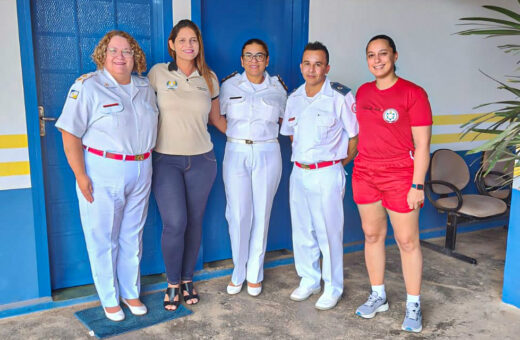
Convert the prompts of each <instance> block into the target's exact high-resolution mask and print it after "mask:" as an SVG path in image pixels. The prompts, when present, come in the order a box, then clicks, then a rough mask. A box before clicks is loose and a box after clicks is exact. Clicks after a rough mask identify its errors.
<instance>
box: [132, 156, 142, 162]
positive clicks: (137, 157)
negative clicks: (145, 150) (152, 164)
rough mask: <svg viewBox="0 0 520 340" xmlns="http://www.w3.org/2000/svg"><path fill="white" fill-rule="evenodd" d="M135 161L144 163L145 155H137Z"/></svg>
mask: <svg viewBox="0 0 520 340" xmlns="http://www.w3.org/2000/svg"><path fill="white" fill-rule="evenodd" d="M134 159H135V160H136V161H144V155H135V156H134Z"/></svg>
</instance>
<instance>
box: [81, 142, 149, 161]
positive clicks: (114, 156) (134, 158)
mask: <svg viewBox="0 0 520 340" xmlns="http://www.w3.org/2000/svg"><path fill="white" fill-rule="evenodd" d="M83 149H85V150H87V151H88V152H90V153H93V154H94V155H98V156H101V157H105V158H111V159H116V160H118V161H144V160H145V159H147V158H148V157H150V155H151V154H152V153H151V152H147V153H143V154H142V155H121V154H118V153H112V152H106V151H101V150H97V149H93V148H91V147H88V146H86V145H83Z"/></svg>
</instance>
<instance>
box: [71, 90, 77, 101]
mask: <svg viewBox="0 0 520 340" xmlns="http://www.w3.org/2000/svg"><path fill="white" fill-rule="evenodd" d="M78 95H79V91H78V90H70V92H69V98H72V99H78Z"/></svg>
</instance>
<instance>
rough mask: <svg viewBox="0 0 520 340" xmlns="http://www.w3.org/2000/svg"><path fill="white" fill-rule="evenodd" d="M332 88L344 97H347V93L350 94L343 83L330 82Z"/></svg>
mask: <svg viewBox="0 0 520 340" xmlns="http://www.w3.org/2000/svg"><path fill="white" fill-rule="evenodd" d="M330 87H332V88H333V89H334V90H336V91H338V92H339V93H341V94H342V95H344V96H346V95H347V93H349V92H350V89H349V88H348V87H347V86H345V85H343V84H341V83H337V82H330Z"/></svg>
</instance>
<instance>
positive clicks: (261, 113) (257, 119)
mask: <svg viewBox="0 0 520 340" xmlns="http://www.w3.org/2000/svg"><path fill="white" fill-rule="evenodd" d="M255 87H257V88H256V89H255ZM286 100H287V92H286V91H285V89H284V87H283V85H282V84H281V83H280V80H279V79H278V78H277V77H270V76H269V74H268V73H267V72H265V73H264V81H263V82H262V83H261V84H259V86H258V85H256V84H255V86H253V84H251V82H250V81H249V80H248V79H247V76H246V73H245V72H244V73H242V74H236V75H235V76H234V77H232V78H229V79H227V80H226V81H224V82H223V83H222V87H221V89H220V113H221V114H222V115H226V119H227V130H226V135H227V136H228V137H231V138H236V139H249V140H253V141H265V140H270V139H274V138H278V122H279V120H280V118H283V114H284V110H285V102H286Z"/></svg>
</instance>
